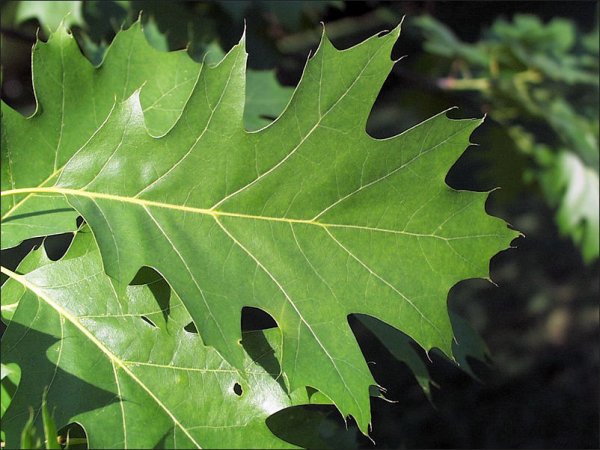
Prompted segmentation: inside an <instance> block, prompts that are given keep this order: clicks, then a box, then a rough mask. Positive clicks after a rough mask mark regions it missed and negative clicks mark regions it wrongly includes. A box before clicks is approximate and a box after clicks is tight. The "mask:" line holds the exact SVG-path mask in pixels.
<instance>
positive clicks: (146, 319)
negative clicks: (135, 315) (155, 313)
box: [140, 316, 156, 328]
mask: <svg viewBox="0 0 600 450" xmlns="http://www.w3.org/2000/svg"><path fill="white" fill-rule="evenodd" d="M140 318H141V319H142V320H143V321H144V322H146V323H147V324H148V325H151V326H153V327H154V328H156V324H155V323H154V322H152V321H151V320H150V319H148V318H147V317H146V316H140Z"/></svg>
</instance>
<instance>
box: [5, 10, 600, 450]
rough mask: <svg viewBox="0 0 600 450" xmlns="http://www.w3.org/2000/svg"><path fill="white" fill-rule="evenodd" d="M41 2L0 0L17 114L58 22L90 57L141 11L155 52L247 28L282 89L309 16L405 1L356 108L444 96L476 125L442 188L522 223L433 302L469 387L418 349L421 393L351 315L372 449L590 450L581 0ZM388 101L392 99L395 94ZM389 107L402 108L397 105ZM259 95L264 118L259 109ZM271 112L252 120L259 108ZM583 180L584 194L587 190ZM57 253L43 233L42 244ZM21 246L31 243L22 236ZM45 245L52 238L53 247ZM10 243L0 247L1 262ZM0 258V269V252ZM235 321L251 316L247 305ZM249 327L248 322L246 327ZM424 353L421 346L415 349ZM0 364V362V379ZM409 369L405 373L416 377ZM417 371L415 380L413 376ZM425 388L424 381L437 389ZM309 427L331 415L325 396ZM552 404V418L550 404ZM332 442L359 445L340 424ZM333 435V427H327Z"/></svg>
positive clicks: (198, 51) (386, 115)
mask: <svg viewBox="0 0 600 450" xmlns="http://www.w3.org/2000/svg"><path fill="white" fill-rule="evenodd" d="M48 5H49V3H46V2H20V3H19V2H3V4H2V68H3V77H2V96H3V99H5V101H6V102H8V103H9V104H10V105H11V106H13V107H17V108H19V109H20V110H21V111H22V112H24V113H27V112H31V108H32V106H33V104H34V103H33V96H32V91H31V84H30V80H31V74H30V70H31V68H30V59H29V58H30V47H31V44H32V43H33V41H34V38H35V32H36V29H37V27H38V26H41V31H40V33H41V35H42V36H43V35H44V34H45V33H46V31H45V30H48V29H53V28H55V27H56V26H57V24H58V23H59V22H60V20H61V19H62V17H64V14H65V12H66V11H67V10H69V11H70V14H69V15H68V16H67V22H68V23H69V25H71V26H72V27H74V29H75V34H76V37H77V39H78V42H79V45H80V47H81V48H82V50H83V52H84V53H85V54H86V56H88V58H89V59H90V60H92V61H94V62H95V63H98V62H99V61H100V60H101V58H102V55H103V53H104V51H105V49H106V47H107V44H108V43H110V42H111V40H112V39H113V37H114V35H115V33H116V31H117V30H118V29H119V28H120V26H121V24H123V23H125V24H130V23H132V22H133V21H134V20H136V19H137V17H138V16H139V13H140V11H141V10H144V14H143V15H142V21H143V22H144V23H145V32H146V35H147V38H148V39H149V41H150V42H151V43H152V44H153V45H154V46H155V47H156V48H158V49H162V50H167V49H169V50H173V49H180V48H186V47H187V48H188V52H189V53H190V55H191V56H192V57H194V58H195V59H197V60H201V59H202V58H203V57H204V55H206V54H208V55H209V57H211V56H210V55H213V57H215V58H218V55H219V54H220V52H221V51H222V50H221V49H229V48H231V46H232V45H233V44H234V43H235V42H236V41H237V39H238V38H239V35H240V34H241V31H242V29H243V21H244V18H245V20H246V24H247V33H248V34H247V47H248V53H249V55H250V59H249V66H250V68H252V69H257V70H273V71H274V73H275V74H276V77H277V80H278V83H279V85H280V86H277V84H275V83H274V80H273V79H271V80H270V81H267V82H269V83H271V85H270V88H269V89H273V90H276V92H280V93H281V98H282V100H281V103H280V105H279V107H281V104H285V101H284V100H283V98H285V92H286V90H285V88H282V87H281V86H284V87H285V86H294V85H295V84H296V83H297V81H298V79H299V77H300V73H301V70H302V67H303V65H304V62H305V60H306V55H307V54H308V51H309V50H310V49H313V50H314V48H315V47H316V44H317V43H318V39H319V37H320V33H321V27H320V25H319V22H320V21H324V22H327V24H328V33H329V34H330V35H331V36H332V40H333V42H334V44H336V45H337V46H338V47H346V46H349V45H352V44H354V43H357V42H359V41H360V40H362V39H364V38H365V37H367V36H369V35H370V34H373V33H374V32H376V31H378V30H380V29H381V28H385V27H388V28H389V27H391V26H393V25H395V24H396V23H397V22H398V21H399V20H400V18H401V17H402V16H403V15H404V14H407V15H408V16H407V19H406V22H405V25H404V31H403V37H402V39H401V41H400V43H399V44H398V45H397V48H396V49H395V53H396V55H397V56H398V57H399V56H402V55H408V58H406V59H405V60H404V61H402V64H399V65H396V67H395V68H394V71H393V73H392V75H391V76H390V78H389V79H388V81H387V82H386V84H385V85H384V90H383V91H382V93H381V94H380V97H379V99H378V102H377V104H376V107H375V109H374V111H373V112H372V114H371V117H370V120H369V123H368V130H369V132H370V133H371V134H372V135H374V136H389V135H391V134H394V133H397V132H400V131H402V130H404V129H406V128H408V127H410V126H412V125H414V124H416V123H418V122H420V121H422V120H424V119H425V118H427V117H429V116H431V115H433V114H435V113H437V112H439V111H440V110H442V109H445V108H447V107H450V106H455V105H456V106H459V107H460V110H459V112H456V113H454V114H456V116H457V117H478V116H481V115H482V113H487V114H488V116H489V120H488V121H486V123H485V124H484V125H483V126H482V127H480V129H478V130H477V132H476V135H475V136H473V138H472V140H473V141H475V142H478V143H480V147H478V148H471V149H470V150H469V151H467V153H466V154H465V155H464V156H463V157H462V158H461V159H460V160H459V162H458V163H457V165H456V166H455V167H454V168H453V170H452V172H451V173H450V175H449V177H448V182H449V183H450V184H451V185H452V186H453V187H455V188H465V189H478V190H484V189H491V188H494V187H496V186H502V188H503V189H502V190H501V191H497V192H495V193H494V194H493V195H492V198H491V200H490V202H489V203H488V209H489V211H490V213H492V214H494V215H498V216H500V217H503V218H506V219H508V221H509V222H511V223H512V224H513V225H514V226H515V228H517V229H519V230H521V231H523V232H524V234H525V235H526V236H527V238H526V239H524V240H523V239H522V240H520V242H519V250H517V251H513V252H509V253H505V254H502V255H500V256H498V257H497V258H495V259H494V261H493V263H492V278H493V279H494V280H495V282H496V283H497V284H498V285H499V286H500V287H499V288H496V287H493V286H490V285H488V284H486V283H485V282H483V281H467V282H463V283H460V284H459V285H458V286H456V287H455V288H454V289H453V291H452V292H451V295H450V300H449V302H450V308H451V309H453V310H454V311H456V312H459V313H461V314H462V315H463V316H465V317H466V318H467V320H468V322H470V323H471V324H474V325H475V328H477V330H478V331H479V332H480V333H481V334H482V335H483V336H484V338H485V341H486V342H487V345H488V348H489V354H490V355H491V358H492V363H491V367H489V368H486V367H485V366H483V365H481V364H478V363H476V362H473V361H471V362H472V366H471V367H470V370H471V371H473V372H474V373H475V375H476V376H477V377H478V378H479V379H480V380H481V381H482V383H481V382H478V381H477V380H475V379H473V378H472V377H470V376H469V375H467V374H465V373H463V372H461V371H460V370H459V369H457V368H455V367H453V366H451V365H450V364H449V363H447V362H446V361H445V360H444V359H443V358H441V357H438V356H436V355H435V354H434V355H432V357H431V358H432V362H431V363H429V362H427V366H428V370H429V372H430V375H431V377H432V378H433V380H434V386H436V387H434V388H433V389H432V390H431V394H430V395H431V401H432V403H430V402H429V401H428V399H427V397H426V396H425V395H424V394H423V391H422V390H421V388H420V386H419V383H418V382H417V381H415V379H414V377H413V376H412V375H411V373H410V371H409V370H408V369H407V368H406V366H404V365H403V364H401V363H398V362H395V360H394V358H392V357H391V355H390V353H389V351H391V353H392V354H393V353H394V350H393V349H389V351H388V349H385V348H383V347H382V346H381V345H380V344H379V343H378V341H377V339H376V338H375V337H374V336H372V335H371V334H370V333H369V331H368V330H367V329H366V328H365V327H364V326H363V324H362V322H360V321H358V320H354V323H353V324H352V325H353V327H354V330H355V332H356V333H357V335H358V337H359V342H360V343H361V346H362V348H363V352H364V353H365V355H366V357H367V360H369V361H374V362H376V363H377V364H375V365H374V366H373V367H372V370H374V372H375V377H376V379H378V380H382V384H383V385H385V386H386V387H388V392H387V394H386V396H387V397H388V398H391V399H394V400H398V403H395V404H390V403H386V402H383V401H378V400H373V416H374V417H373V423H374V424H375V428H374V430H373V433H372V437H373V438H374V440H375V441H376V442H377V444H378V446H382V447H399V446H407V447H441V446H446V447H516V446H519V447H547V448H557V447H593V446H596V445H597V442H598V419H599V418H598V407H597V404H596V399H597V398H598V385H597V379H598V375H599V373H598V367H599V359H600V356H599V352H598V305H597V298H598V294H599V286H598V261H597V257H598V240H597V239H598V193H597V191H598V82H597V79H598V77H597V76H598V37H597V36H598V34H597V33H598V31H597V30H598V25H597V24H598V9H597V6H596V4H595V3H593V2H570V3H569V4H567V3H566V2H563V3H559V2H535V3H529V2H519V3H500V2H494V3H489V2H487V3H486V4H485V5H484V4H482V3H477V2H462V3H455V4H447V3H436V2H402V3H388V2H376V1H372V2H348V3H345V2H336V1H323V2H267V1H252V2H244V1H236V2H218V1H217V2H211V3H170V4H169V6H168V7H166V5H165V3H164V2H136V1H131V2H127V1H115V2H85V3H83V4H82V3H79V2H63V3H61V8H60V9H57V8H56V5H54V6H53V7H50V6H48ZM275 64H277V65H275ZM400 105H402V106H400ZM407 105H411V106H410V107H408V106H407ZM277 109H278V107H277V105H275V106H274V109H273V112H272V117H274V116H276V115H277V112H278V111H277ZM272 117H264V120H266V121H268V120H269V119H270V118H272ZM594 189H595V190H594ZM47 244H48V247H49V253H50V256H51V257H52V252H53V251H54V252H55V255H54V256H55V257H56V256H57V255H59V254H60V248H61V246H64V244H63V243H62V242H61V241H60V239H53V240H50V242H47ZM29 245H31V243H30V244H29ZM53 246H54V249H53ZM23 253H25V250H24V249H21V251H20V253H19V252H18V251H17V252H11V253H5V252H3V254H2V259H3V264H5V263H6V264H7V265H12V267H15V266H16V263H17V262H18V260H19V254H23ZM9 263H10V264H9ZM247 320H248V321H250V322H253V321H254V322H258V325H260V321H261V319H260V318H256V317H249V318H247ZM246 325H247V326H248V327H251V326H252V325H256V323H254V324H252V323H251V324H248V323H247V324H246ZM424 361H427V359H424ZM3 377H4V374H3ZM426 379H427V377H425V378H424V379H420V380H419V381H420V382H421V383H420V384H421V385H427V381H426ZM423 380H425V381H423ZM437 387H439V389H438V388H437ZM315 408H318V409H319V410H320V411H321V412H322V413H323V414H324V415H326V416H327V417H328V418H329V420H328V422H326V425H321V427H324V429H323V430H321V431H322V433H324V434H325V435H329V436H332V435H338V434H339V433H340V430H341V429H342V428H343V424H340V420H339V416H338V415H337V414H336V413H335V412H334V410H333V409H332V408H329V409H328V407H321V406H320V407H315ZM567 411H568V413H567ZM341 435H343V436H345V437H344V439H345V440H344V441H341V440H340V439H341V438H339V439H338V440H337V441H338V443H341V442H343V443H344V445H345V446H347V445H349V444H350V443H352V444H354V445H357V446H365V447H366V446H369V445H370V444H369V443H368V441H366V440H361V439H362V438H356V437H355V433H351V435H350V440H348V436H349V435H348V434H347V433H341ZM332 441H334V442H335V440H332Z"/></svg>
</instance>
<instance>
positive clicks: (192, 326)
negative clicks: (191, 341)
mask: <svg viewBox="0 0 600 450" xmlns="http://www.w3.org/2000/svg"><path fill="white" fill-rule="evenodd" d="M183 329H184V330H185V331H187V332H188V333H194V334H198V328H196V324H195V323H194V322H190V323H188V324H187V325H186V326H185V327H183Z"/></svg>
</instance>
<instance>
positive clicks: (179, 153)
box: [55, 28, 517, 433]
mask: <svg viewBox="0 0 600 450" xmlns="http://www.w3.org/2000/svg"><path fill="white" fill-rule="evenodd" d="M398 34H399V28H397V29H396V30H394V31H393V32H391V33H389V34H387V35H385V36H382V37H373V38H371V39H369V40H367V41H365V42H363V43H362V44H359V45H357V46H355V47H353V48H352V49H348V50H345V51H338V50H336V49H335V48H334V47H333V46H332V45H331V44H330V43H329V42H328V41H327V39H326V37H324V39H323V41H322V43H321V46H320V48H319V50H318V51H317V53H316V54H315V56H314V57H313V58H312V59H311V60H310V61H309V63H308V65H307V67H306V69H305V72H304V75H303V78H302V80H301V82H300V84H299V86H298V88H297V89H296V91H295V93H294V96H293V98H292V100H291V102H290V104H289V105H288V107H287V109H286V111H285V112H284V113H283V114H282V116H281V117H280V118H279V119H277V120H276V121H275V122H273V123H272V124H271V125H269V126H267V127H266V128H264V129H262V130H260V131H258V132H255V133H247V132H246V131H245V130H244V127H243V118H242V115H243V105H244V91H245V88H244V86H245V84H244V80H245V61H246V53H245V50H244V47H243V42H242V43H241V44H240V45H238V46H236V47H234V48H233V49H232V50H231V51H230V52H229V53H228V54H227V56H226V57H225V58H224V59H223V61H221V63H220V64H219V65H218V66H215V67H206V66H205V67H203V70H202V71H201V73H200V75H199V77H198V80H197V81H196V84H195V88H194V91H193V92H192V94H191V95H190V98H189V100H188V102H187V104H186V106H185V109H184V111H183V113H182V115H181V118H180V119H179V121H178V122H177V123H176V124H175V126H174V127H173V128H172V129H171V130H170V131H169V132H168V133H167V134H166V135H165V136H163V137H161V138H160V139H156V138H152V137H150V136H148V135H147V133H146V129H145V127H144V126H143V119H144V116H143V112H142V107H141V106H140V104H139V101H138V98H137V96H135V95H134V96H132V97H131V98H129V99H128V100H127V101H126V102H124V103H122V104H118V105H116V106H115V109H114V110H113V112H112V113H111V115H110V116H109V118H108V119H107V120H106V122H105V123H104V125H103V126H102V127H101V129H100V130H99V131H98V133H97V134H96V136H95V137H94V138H93V139H91V140H90V142H89V143H88V144H87V145H86V146H84V147H83V148H82V149H81V150H80V151H79V152H78V153H77V155H76V156H75V157H74V158H73V159H72V160H71V162H70V163H69V165H68V166H67V168H66V169H65V170H64V171H63V173H62V175H61V178H60V180H59V182H58V184H57V187H56V188H55V192H61V193H63V194H65V195H67V197H68V199H69V202H70V203H71V204H72V205H73V206H74V207H75V208H76V209H77V210H78V211H79V212H80V213H81V214H82V216H83V217H84V218H85V219H86V221H87V222H88V223H89V224H90V226H91V228H92V230H93V232H94V235H95V237H96V239H97V240H98V243H99V246H100V250H101V252H102V256H103V262H104V268H105V270H106V271H107V273H108V274H109V275H111V276H113V277H115V278H117V279H119V280H121V281H122V282H128V281H129V280H131V279H132V278H133V276H134V275H135V273H136V272H137V271H138V269H139V268H140V267H142V266H151V267H154V268H155V269H156V270H158V271H159V272H160V273H161V274H163V275H164V276H165V278H166V279H167V280H168V282H169V283H170V285H171V286H172V287H173V289H174V291H175V292H176V293H177V294H178V295H179V296H180V297H181V298H182V301H183V302H184V304H185V305H186V308H187V309H188V310H189V312H190V314H191V316H192V318H193V319H194V322H195V323H196V326H197V328H198V330H200V333H201V334H202V337H203V340H204V342H205V343H206V344H207V345H211V346H214V347H215V348H216V349H217V350H218V351H219V352H220V353H221V354H222V355H223V357H224V358H225V359H226V360H227V361H228V362H229V363H231V364H232V365H234V366H235V367H238V368H241V367H243V366H242V364H243V361H242V357H243V354H242V351H241V348H240V347H239V345H238V344H237V342H238V341H239V339H240V338H241V332H240V327H239V323H240V315H241V310H242V308H243V307H244V306H253V307H258V308H261V309H263V310H264V311H266V312H268V313H269V314H271V316H272V317H273V318H274V319H275V320H276V322H277V323H278V325H279V327H280V329H281V331H282V334H283V349H284V351H283V356H282V367H283V373H284V376H285V377H286V379H287V381H288V382H289V385H290V388H291V389H292V390H294V389H298V388H300V387H303V386H311V387H313V388H315V389H317V390H319V391H320V392H322V393H323V394H325V395H326V396H327V397H329V398H331V399H332V401H333V402H334V403H335V404H336V406H337V407H338V408H339V409H340V411H341V412H342V413H343V414H344V415H348V414H350V415H353V416H354V417H355V418H356V419H357V422H358V424H359V426H360V428H361V430H362V431H363V432H364V433H366V431H367V428H368V424H369V422H370V411H369V389H368V388H369V385H372V384H375V381H374V380H373V378H372V376H371V375H370V373H369V371H368V368H367V366H366V363H365V361H364V358H363V357H362V354H361V353H360V350H359V348H358V346H357V344H356V340H355V338H354V336H353V335H352V333H351V330H350V328H349V326H348V323H347V320H346V318H347V316H348V314H351V313H362V314H367V315H371V316H375V317H379V318H382V319H383V320H385V321H386V322H387V323H389V324H390V325H392V326H394V327H396V328H399V329H401V330H402V331H404V332H405V333H407V334H409V335H410V336H411V337H413V338H414V339H415V340H416V341H417V342H418V343H419V344H420V345H422V346H423V347H424V348H425V349H427V350H429V349H431V348H433V347H438V348H440V349H442V350H443V351H444V352H445V353H446V354H448V355H451V354H452V330H451V326H450V320H449V318H448V312H447V307H446V299H447V293H448V291H449V289H450V288H451V287H452V286H453V285H454V284H456V283H457V282H458V281H460V280H462V279H465V278H474V277H484V278H485V277H487V276H488V264H489V259H490V258H491V257H492V256H493V255H494V254H496V253H497V252H498V251H501V250H503V249H505V248H506V247H507V246H508V245H509V243H510V242H511V241H512V239H514V238H515V237H516V236H517V233H516V232H514V231H512V230H510V229H508V228H507V227H506V225H505V224H504V222H503V221H501V220H499V219H496V218H492V217H489V216H487V215H486V214H485V201H486V199H487V193H471V192H458V191H454V190H452V189H451V188H449V187H448V186H447V185H446V184H445V183H444V178H445V175H446V173H447V171H448V170H449V169H450V167H451V166H452V164H454V163H455V161H456V160H457V159H458V157H459V156H460V154H461V153H462V152H463V151H464V148H465V147H466V146H467V145H469V141H468V138H469V135H470V134H471V132H472V131H473V129H474V128H475V127H476V126H477V125H478V124H479V123H480V122H481V121H480V120H460V121H457V120H450V119H448V118H447V117H445V115H443V114H442V115H438V116H436V117H434V118H432V119H430V120H429V121H426V122H424V123H423V124H420V125H418V126H416V127H414V128H412V129H410V130H408V131H407V132H405V133H403V134H401V135H398V136H396V137H393V138H390V139H385V140H376V139H373V138H371V137H369V136H368V135H367V134H366V132H365V124H366V120H367V118H368V115H369V113H370V109H371V107H372V105H373V102H374V101H375V98H376V96H377V94H378V91H379V88H380V87H381V84H382V83H383V81H384V80H385V77H386V76H387V74H388V73H389V71H390V70H391V67H392V65H393V62H392V61H391V60H390V59H389V54H390V52H391V48H392V46H393V44H394V43H395V41H396V38H397V36H398ZM134 174H135V175H134ZM316 366H317V367H319V368H320V370H319V371H318V372H315V371H314V367H316Z"/></svg>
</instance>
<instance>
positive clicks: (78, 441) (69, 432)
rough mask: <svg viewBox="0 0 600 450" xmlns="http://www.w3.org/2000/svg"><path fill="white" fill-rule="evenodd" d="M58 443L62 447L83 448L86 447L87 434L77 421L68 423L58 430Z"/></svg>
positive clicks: (77, 449)
mask: <svg viewBox="0 0 600 450" xmlns="http://www.w3.org/2000/svg"><path fill="white" fill-rule="evenodd" d="M57 440H58V443H59V444H60V445H61V446H62V447H63V448H69V449H75V450H84V449H87V448H88V447H87V434H86V432H85V430H84V429H83V427H82V426H81V425H79V424H78V423H75V422H73V423H70V424H68V425H66V426H64V427H62V428H61V429H60V430H58V437H57Z"/></svg>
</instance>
